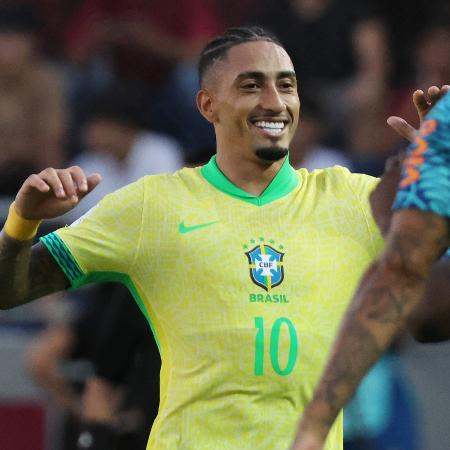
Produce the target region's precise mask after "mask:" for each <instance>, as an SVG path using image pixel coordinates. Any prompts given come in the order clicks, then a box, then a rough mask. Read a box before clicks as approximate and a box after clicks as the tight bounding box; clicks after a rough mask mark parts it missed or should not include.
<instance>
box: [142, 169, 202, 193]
mask: <svg viewBox="0 0 450 450" xmlns="http://www.w3.org/2000/svg"><path fill="white" fill-rule="evenodd" d="M138 182H140V183H142V185H143V187H144V191H145V192H146V193H149V192H152V191H156V192H158V193H160V194H162V193H166V194H169V195H170V194H171V193H173V195H179V194H180V193H181V192H183V191H186V192H192V191H198V190H199V189H202V188H203V187H205V183H204V181H203V177H202V175H201V171H200V167H193V168H191V167H184V168H182V169H180V170H177V171H175V172H172V173H161V174H157V175H146V176H144V177H142V178H141V179H140V180H138Z"/></svg>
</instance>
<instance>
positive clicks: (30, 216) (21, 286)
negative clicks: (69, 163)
mask: <svg viewBox="0 0 450 450" xmlns="http://www.w3.org/2000/svg"><path fill="white" fill-rule="evenodd" d="M100 179H101V178H100V176H99V175H98V174H93V175H91V176H89V177H86V176H85V175H84V173H83V171H82V170H81V169H80V168H79V167H71V168H69V169H61V170H56V169H51V168H48V169H45V170H43V171H42V172H41V173H39V174H34V175H31V176H30V177H28V178H27V180H26V181H25V182H24V184H23V186H22V187H21V189H20V190H19V192H18V194H17V196H16V200H15V202H14V203H13V204H12V205H11V208H10V214H9V216H8V219H7V221H6V223H5V227H4V229H3V230H2V232H1V234H0V308H1V309H8V308H13V307H14V306H18V305H21V304H24V303H27V302H29V301H31V300H33V299H35V298H39V297H42V296H44V295H48V294H51V293H53V292H57V291H59V290H62V289H65V288H67V287H68V286H69V282H68V280H67V278H66V277H65V275H64V273H63V272H62V271H61V270H60V269H59V267H58V265H57V264H56V262H55V261H54V259H53V257H52V256H51V255H50V253H49V252H48V251H47V250H46V249H45V248H44V247H43V246H42V245H41V244H37V245H35V246H34V247H32V246H31V244H32V240H33V237H34V235H35V234H36V231H37V228H38V226H39V223H40V221H41V220H43V219H50V218H53V217H59V216H60V215H62V214H64V213H65V212H67V211H69V210H70V209H72V208H74V207H75V206H76V205H77V204H78V203H79V201H80V200H81V199H82V198H83V197H84V196H85V195H86V194H88V193H89V192H91V191H92V189H94V188H95V186H97V184H98V183H99V182H100Z"/></svg>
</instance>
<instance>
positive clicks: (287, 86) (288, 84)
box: [280, 81, 294, 89]
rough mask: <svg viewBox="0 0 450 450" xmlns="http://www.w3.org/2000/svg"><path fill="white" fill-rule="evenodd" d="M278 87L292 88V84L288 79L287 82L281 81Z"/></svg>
mask: <svg viewBox="0 0 450 450" xmlns="http://www.w3.org/2000/svg"><path fill="white" fill-rule="evenodd" d="M280 87H281V88H282V89H294V84H293V83H292V82H290V81H289V82H285V83H281V84H280Z"/></svg>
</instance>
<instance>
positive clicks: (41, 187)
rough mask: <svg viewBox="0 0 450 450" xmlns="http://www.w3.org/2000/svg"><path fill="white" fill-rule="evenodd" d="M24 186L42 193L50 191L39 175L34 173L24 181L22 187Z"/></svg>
mask: <svg viewBox="0 0 450 450" xmlns="http://www.w3.org/2000/svg"><path fill="white" fill-rule="evenodd" d="M25 186H28V187H31V188H33V189H36V190H37V191H39V192H43V193H45V192H48V191H49V190H50V186H49V185H48V184H47V183H46V182H45V181H44V180H43V179H42V178H41V177H40V176H39V175H36V174H35V173H34V174H33V175H30V176H29V177H28V178H27V179H26V181H25V183H24V187H25Z"/></svg>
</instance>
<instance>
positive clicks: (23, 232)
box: [3, 202, 41, 241]
mask: <svg viewBox="0 0 450 450" xmlns="http://www.w3.org/2000/svg"><path fill="white" fill-rule="evenodd" d="M40 223H41V220H29V219H25V218H24V217H22V216H20V215H19V214H17V211H16V209H15V207H14V202H12V203H11V206H10V207H9V213H8V218H7V219H6V222H5V226H4V227H3V230H4V231H5V233H6V234H7V235H8V236H9V237H11V238H13V239H16V240H17V241H29V240H30V239H33V238H34V237H35V236H36V234H37V230H38V228H39V225H40Z"/></svg>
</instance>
